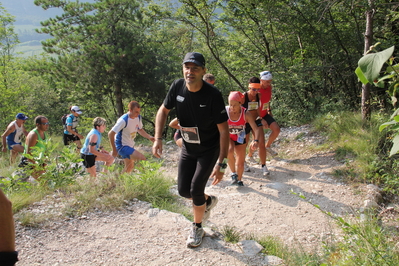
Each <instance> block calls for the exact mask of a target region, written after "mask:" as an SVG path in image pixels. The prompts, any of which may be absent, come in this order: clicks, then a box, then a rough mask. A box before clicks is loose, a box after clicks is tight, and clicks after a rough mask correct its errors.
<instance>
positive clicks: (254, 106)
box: [248, 102, 258, 111]
mask: <svg viewBox="0 0 399 266" xmlns="http://www.w3.org/2000/svg"><path fill="white" fill-rule="evenodd" d="M253 110H258V102H248V111H253Z"/></svg>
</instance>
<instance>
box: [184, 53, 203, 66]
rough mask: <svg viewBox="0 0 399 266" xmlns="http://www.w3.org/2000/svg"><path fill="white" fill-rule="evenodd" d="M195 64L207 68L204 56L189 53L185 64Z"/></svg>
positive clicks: (185, 58)
mask: <svg viewBox="0 0 399 266" xmlns="http://www.w3.org/2000/svg"><path fill="white" fill-rule="evenodd" d="M185 63H194V64H196V65H198V66H200V67H205V58H204V56H203V55H202V54H200V53H197V52H191V53H187V54H186V56H185V57H184V59H183V64H185Z"/></svg>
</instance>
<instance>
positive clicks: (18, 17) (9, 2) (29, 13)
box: [1, 0, 94, 56]
mask: <svg viewBox="0 0 399 266" xmlns="http://www.w3.org/2000/svg"><path fill="white" fill-rule="evenodd" d="M33 2H34V0H2V1H1V5H2V6H3V7H4V8H5V9H6V11H7V13H9V14H11V15H12V16H14V17H15V22H14V26H15V32H16V33H17V34H18V39H19V41H20V42H21V43H20V44H19V45H18V46H17V47H16V49H15V52H22V53H23V55H24V56H30V55H36V54H40V53H41V52H42V49H41V44H40V41H42V40H45V39H48V38H49V37H50V36H49V35H46V34H38V33H36V31H35V29H36V28H39V27H40V22H41V21H44V20H46V19H48V18H51V17H55V16H56V15H61V14H62V10H61V9H58V8H50V9H48V10H43V9H42V8H41V7H38V6H36V5H35V4H34V3H33ZM80 2H94V0H86V1H80Z"/></svg>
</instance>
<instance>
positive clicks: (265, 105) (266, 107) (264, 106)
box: [262, 103, 270, 111]
mask: <svg viewBox="0 0 399 266" xmlns="http://www.w3.org/2000/svg"><path fill="white" fill-rule="evenodd" d="M269 107H270V104H269V103H264V104H263V105H262V111H265V110H268V109H270V108H269Z"/></svg>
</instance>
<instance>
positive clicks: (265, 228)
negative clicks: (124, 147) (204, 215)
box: [17, 126, 364, 265]
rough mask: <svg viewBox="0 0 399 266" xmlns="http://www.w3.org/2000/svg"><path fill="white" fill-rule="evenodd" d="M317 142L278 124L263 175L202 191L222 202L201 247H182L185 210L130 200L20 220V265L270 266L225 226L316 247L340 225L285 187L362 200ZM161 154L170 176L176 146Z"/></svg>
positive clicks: (321, 200)
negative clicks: (55, 217) (116, 206)
mask: <svg viewBox="0 0 399 266" xmlns="http://www.w3.org/2000/svg"><path fill="white" fill-rule="evenodd" d="M322 142H323V138H322V137H320V136H317V135H314V134H313V133H312V132H311V129H310V127H309V126H302V127H295V128H285V129H282V132H281V134H280V136H279V138H278V140H277V141H276V144H275V148H276V150H278V151H279V152H280V155H279V156H277V157H275V158H273V159H271V160H270V161H269V162H268V167H269V170H270V171H271V175H270V176H269V177H268V178H267V179H265V178H264V177H263V176H262V174H261V169H260V166H258V165H256V164H252V165H250V167H251V172H246V173H244V177H243V181H244V184H245V186H244V187H236V186H230V180H229V177H228V174H226V176H225V179H224V180H223V181H222V182H221V183H220V184H219V185H217V186H208V187H207V189H206V191H207V193H209V194H213V195H216V196H218V197H219V203H218V205H217V206H216V207H215V208H214V209H213V211H212V214H211V217H210V219H209V221H208V222H207V223H206V225H205V226H206V231H207V235H206V237H205V238H204V241H203V244H202V245H201V246H200V247H199V248H196V249H188V248H186V246H185V240H186V237H187V235H188V232H189V226H190V224H191V223H190V221H188V220H187V219H186V218H184V217H183V216H182V215H180V214H176V213H170V212H167V211H163V210H158V209H153V208H151V206H150V205H149V204H148V203H145V202H139V201H134V202H131V203H130V204H129V205H128V206H126V208H125V209H123V210H121V211H115V212H92V213H88V214H85V215H84V216H82V217H77V218H74V219H66V220H63V221H58V222H51V223H49V224H48V225H46V226H45V227H42V228H25V227H22V226H20V225H17V249H18V250H19V252H20V260H21V261H20V262H19V263H18V264H17V265H271V264H268V263H271V262H270V260H271V259H272V258H270V257H265V256H263V255H261V254H256V255H255V254H250V253H248V252H249V251H248V250H247V249H246V244H248V243H246V242H243V243H239V244H231V243H226V242H224V241H223V237H222V235H221V232H223V228H224V227H225V226H230V227H235V228H236V230H237V231H238V232H240V233H241V234H242V235H243V236H248V235H255V236H266V235H271V236H276V237H279V238H280V239H281V240H282V241H283V242H284V243H286V244H288V245H300V246H301V247H303V248H304V249H306V250H313V251H314V250H317V249H318V248H320V245H321V241H325V240H328V239H329V238H331V237H339V235H340V231H339V229H337V228H336V227H335V225H334V223H333V222H332V221H331V219H329V218H328V217H326V216H325V215H324V214H323V213H322V212H321V211H320V210H318V209H317V208H315V207H314V206H312V205H311V204H309V203H307V202H306V201H304V200H303V199H301V198H299V197H298V196H297V195H293V194H292V193H290V192H291V191H293V192H295V193H299V194H302V195H304V196H305V197H306V198H307V199H308V200H311V201H312V202H313V203H314V204H317V205H319V206H320V207H321V209H323V210H325V211H328V212H331V213H333V214H337V215H346V214H349V215H350V214H351V213H353V210H356V209H358V208H359V207H360V206H361V204H362V201H363V200H364V194H363V193H359V192H361V188H360V189H357V190H356V191H354V190H353V189H352V188H351V187H349V186H347V185H344V184H342V183H340V182H338V181H336V180H335V178H334V177H333V176H332V175H331V173H332V172H333V170H334V169H336V168H339V167H341V166H342V164H341V163H339V162H337V161H336V160H335V159H334V154H333V152H332V151H314V150H313V149H310V147H311V146H313V145H315V144H320V143H322ZM164 154H168V155H169V156H168V158H166V161H165V166H164V170H165V174H166V175H170V176H175V174H176V173H175V169H176V165H177V158H178V150H177V148H176V146H175V145H174V144H173V143H170V144H168V145H166V149H165V152H164ZM244 238H245V237H244ZM268 260H269V262H268Z"/></svg>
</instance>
